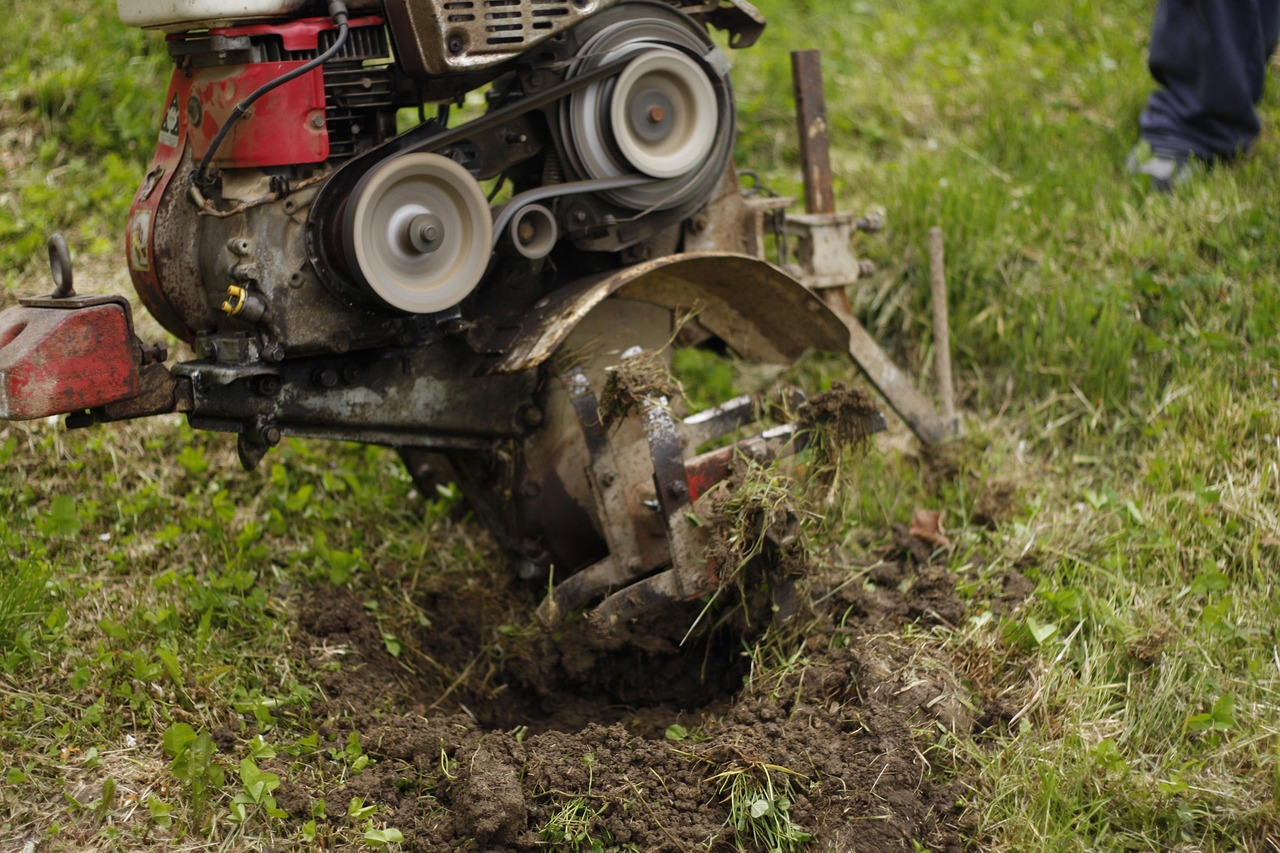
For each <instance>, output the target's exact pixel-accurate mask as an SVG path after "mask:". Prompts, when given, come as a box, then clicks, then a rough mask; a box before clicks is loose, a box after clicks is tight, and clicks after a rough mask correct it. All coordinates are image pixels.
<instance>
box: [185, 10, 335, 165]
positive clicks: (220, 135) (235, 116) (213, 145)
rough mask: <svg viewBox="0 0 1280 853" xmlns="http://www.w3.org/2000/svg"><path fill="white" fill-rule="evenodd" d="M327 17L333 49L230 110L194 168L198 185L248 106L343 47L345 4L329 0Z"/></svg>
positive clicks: (315, 66) (322, 63)
mask: <svg viewBox="0 0 1280 853" xmlns="http://www.w3.org/2000/svg"><path fill="white" fill-rule="evenodd" d="M329 17H331V18H333V22H334V23H335V24H337V25H338V38H337V39H336V40H335V41H334V43H333V46H332V47H330V48H329V49H328V50H326V51H325V52H324V53H322V54H320V55H319V56H317V57H316V58H315V59H313V60H311V61H310V62H308V63H307V64H306V65H300V66H298V67H297V68H295V69H293V70H292V71H290V72H288V73H287V74H282V75H280V76H279V77H277V78H276V79H274V80H272V81H270V82H269V83H264V84H262V85H261V86H259V87H258V88H257V89H256V90H255V91H254V92H253V93H252V94H250V95H249V97H247V98H245V99H244V100H243V101H241V102H240V103H238V104H236V106H235V109H233V110H232V111H231V116H230V117H229V118H228V119H227V120H226V121H225V122H223V124H222V127H220V128H218V132H217V133H216V134H214V137H213V141H212V142H210V143H209V150H207V151H205V153H204V157H202V158H201V159H200V165H199V166H198V167H197V168H196V176H195V183H196V185H197V186H206V185H207V184H208V182H209V164H210V163H212V162H213V158H214V155H216V154H217V153H218V148H219V147H220V146H221V145H222V141H223V140H224V139H225V138H226V136H227V134H228V133H229V132H230V131H231V128H232V127H233V126H234V125H235V123H236V122H237V121H239V120H240V119H241V118H242V117H243V116H244V114H245V113H246V112H248V111H249V107H251V106H253V104H254V102H255V101H257V100H258V99H259V98H261V97H262V96H263V95H265V94H267V93H268V92H270V91H271V90H272V89H276V88H279V87H280V86H283V85H284V84H285V83H288V82H289V81H290V80H296V79H297V78H299V77H301V76H302V75H303V74H307V73H308V72H311V71H314V70H315V69H317V68H319V67H320V66H321V65H324V64H325V63H326V62H328V61H329V60H330V59H333V57H335V56H337V55H338V52H339V51H341V50H342V48H343V47H344V46H345V45H346V43H347V36H348V35H349V33H350V26H349V25H348V23H347V21H348V20H349V17H350V16H349V15H348V14H347V6H346V4H345V3H343V2H342V0H330V3H329Z"/></svg>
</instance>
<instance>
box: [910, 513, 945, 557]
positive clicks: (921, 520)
mask: <svg viewBox="0 0 1280 853" xmlns="http://www.w3.org/2000/svg"><path fill="white" fill-rule="evenodd" d="M907 532H908V533H910V534H911V535H912V536H914V537H916V538H917V539H919V540H921V541H924V542H928V543H929V544H930V545H935V546H937V547H939V548H950V547H951V537H950V536H948V535H947V532H946V531H945V530H943V529H942V510H937V509H917V510H915V511H914V512H912V513H911V527H910V528H909V529H908V530H907Z"/></svg>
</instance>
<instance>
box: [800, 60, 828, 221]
mask: <svg viewBox="0 0 1280 853" xmlns="http://www.w3.org/2000/svg"><path fill="white" fill-rule="evenodd" d="M791 74H792V81H793V84H794V86H795V95H796V124H797V125H798V127H799V129H800V163H801V166H802V168H803V169H804V207H805V211H806V212H807V213H835V212H836V197H835V191H834V189H833V187H832V182H831V150H830V140H829V134H828V128H827V102H826V97H825V96H824V95H823V92H822V56H821V54H820V53H819V52H818V51H816V50H797V51H793V52H792V54H791Z"/></svg>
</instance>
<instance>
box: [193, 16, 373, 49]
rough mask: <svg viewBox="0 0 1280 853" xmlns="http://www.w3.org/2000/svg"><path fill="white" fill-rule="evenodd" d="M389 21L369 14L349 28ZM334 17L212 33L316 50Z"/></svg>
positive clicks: (211, 32) (334, 27) (333, 28)
mask: <svg viewBox="0 0 1280 853" xmlns="http://www.w3.org/2000/svg"><path fill="white" fill-rule="evenodd" d="M385 23H386V21H385V20H384V19H383V18H382V17H381V16H379V15H366V16H364V17H360V18H352V19H351V21H350V24H349V26H350V27H351V29H353V30H354V29H358V28H359V27H381V26H382V25H383V24H385ZM335 29H337V26H335V25H334V23H333V20H332V19H331V18H299V19H298V20H296V21H288V22H286V23H283V24H246V25H244V26H239V27H214V28H213V29H211V30H209V34H210V35H215V36H228V37H232V38H234V37H236V36H265V35H275V36H280V43H281V45H282V46H283V47H284V49H285V50H289V51H301V50H316V49H318V48H319V46H320V34H321V33H323V32H328V31H329V30H335ZM169 38H171V39H174V38H183V36H181V35H175V36H170V37H169Z"/></svg>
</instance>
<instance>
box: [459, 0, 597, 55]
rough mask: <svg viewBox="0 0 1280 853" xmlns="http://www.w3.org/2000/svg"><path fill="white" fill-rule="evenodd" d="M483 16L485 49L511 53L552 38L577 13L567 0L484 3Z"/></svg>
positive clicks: (472, 5)
mask: <svg viewBox="0 0 1280 853" xmlns="http://www.w3.org/2000/svg"><path fill="white" fill-rule="evenodd" d="M447 5H453V4H447ZM466 5H467V6H469V7H474V6H475V4H474V3H473V2H468V3H467V4H466ZM482 14H483V16H484V18H483V31H484V36H483V38H484V45H485V47H488V48H496V49H498V50H510V49H511V48H512V47H513V46H516V45H522V44H525V43H527V42H533V41H538V40H539V37H541V36H545V35H548V34H549V33H550V31H551V30H554V29H555V28H556V22H557V19H561V18H568V17H570V16H571V15H572V14H573V12H572V10H571V9H570V8H569V4H568V3H566V2H564V0H483V13H482Z"/></svg>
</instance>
